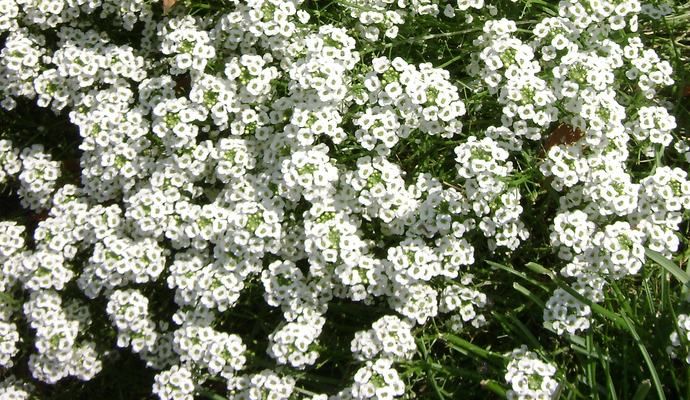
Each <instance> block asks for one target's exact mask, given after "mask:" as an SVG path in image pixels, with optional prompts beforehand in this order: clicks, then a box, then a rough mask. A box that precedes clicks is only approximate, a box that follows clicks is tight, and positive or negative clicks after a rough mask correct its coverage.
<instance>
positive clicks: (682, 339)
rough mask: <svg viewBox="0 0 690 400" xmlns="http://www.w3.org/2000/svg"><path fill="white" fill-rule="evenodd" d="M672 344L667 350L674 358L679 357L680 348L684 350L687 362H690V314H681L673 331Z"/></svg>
mask: <svg viewBox="0 0 690 400" xmlns="http://www.w3.org/2000/svg"><path fill="white" fill-rule="evenodd" d="M669 339H670V340H671V345H670V346H668V347H667V348H666V352H667V353H668V354H669V356H671V357H672V358H677V357H678V355H679V354H678V353H679V350H683V354H685V362H686V363H688V364H690V352H688V343H690V316H689V315H688V314H679V315H678V322H677V324H676V329H674V330H673V332H671V335H670V338H669Z"/></svg>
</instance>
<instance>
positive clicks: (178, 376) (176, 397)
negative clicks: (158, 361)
mask: <svg viewBox="0 0 690 400" xmlns="http://www.w3.org/2000/svg"><path fill="white" fill-rule="evenodd" d="M194 387H195V385H194V380H193V378H192V373H191V371H189V369H187V368H185V367H180V366H179V365H174V366H172V367H171V368H170V369H168V370H165V371H162V372H159V373H158V374H156V376H155V378H154V383H153V394H155V395H156V396H158V398H159V399H161V400H193V399H194Z"/></svg>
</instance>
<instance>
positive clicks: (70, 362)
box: [24, 290, 102, 383]
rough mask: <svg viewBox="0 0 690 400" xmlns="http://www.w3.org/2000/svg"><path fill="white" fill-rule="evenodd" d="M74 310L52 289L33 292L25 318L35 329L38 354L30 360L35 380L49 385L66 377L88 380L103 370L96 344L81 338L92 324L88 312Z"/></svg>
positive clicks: (82, 309) (83, 309) (81, 307)
mask: <svg viewBox="0 0 690 400" xmlns="http://www.w3.org/2000/svg"><path fill="white" fill-rule="evenodd" d="M74 308H75V307H71V308H69V307H68V306H65V305H63V302H62V299H61V298H60V295H59V293H58V292H55V291H51V290H41V291H37V292H33V293H32V294H31V299H30V300H29V301H27V302H26V303H24V315H26V318H27V320H28V321H29V324H30V325H31V327H32V328H33V329H35V330H36V339H35V346H36V351H37V353H34V354H31V356H30V358H29V369H30V370H31V374H32V375H33V377H34V378H36V379H38V380H40V381H43V382H46V383H55V382H57V381H59V380H60V379H62V378H64V377H67V376H75V377H77V378H78V379H81V380H84V381H88V380H90V379H91V378H93V377H94V376H95V375H96V374H97V373H98V372H100V371H101V368H102V364H101V361H100V360H99V359H98V358H97V357H98V353H97V352H96V348H95V344H94V343H93V342H90V341H86V340H81V339H80V338H79V336H80V332H85V331H86V330H87V328H88V325H89V319H90V316H89V312H88V309H87V308H86V307H85V306H83V305H82V306H79V305H77V306H76V309H74Z"/></svg>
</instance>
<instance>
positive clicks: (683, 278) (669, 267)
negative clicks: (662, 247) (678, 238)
mask: <svg viewBox="0 0 690 400" xmlns="http://www.w3.org/2000/svg"><path fill="white" fill-rule="evenodd" d="M645 255H646V256H647V257H648V258H649V259H651V260H652V261H654V262H655V263H657V264H659V265H660V266H661V267H662V268H663V269H665V270H666V271H668V272H669V273H670V274H671V275H673V276H674V277H675V278H676V279H677V280H678V281H680V283H682V284H683V285H685V286H690V283H689V282H690V276H688V274H687V272H685V271H683V270H682V269H680V267H678V266H677V265H676V264H675V263H674V262H673V261H671V260H669V259H668V258H666V257H664V256H663V255H662V254H661V253H659V252H658V251H654V250H650V249H645Z"/></svg>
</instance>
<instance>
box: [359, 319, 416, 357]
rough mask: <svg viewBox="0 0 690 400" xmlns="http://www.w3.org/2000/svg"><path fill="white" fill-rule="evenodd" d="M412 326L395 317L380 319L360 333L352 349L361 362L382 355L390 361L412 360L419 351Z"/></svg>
mask: <svg viewBox="0 0 690 400" xmlns="http://www.w3.org/2000/svg"><path fill="white" fill-rule="evenodd" d="M411 329H412V324H410V323H409V322H407V321H405V320H401V319H400V318H398V317H396V316H394V315H386V316H384V317H381V318H379V319H378V320H377V321H376V322H374V323H373V324H372V325H371V329H368V330H365V331H359V332H357V333H356V334H355V338H354V339H352V344H351V346H350V347H351V349H352V353H353V354H354V356H355V358H357V359H358V360H360V361H365V360H372V359H374V358H375V357H376V356H378V355H380V356H381V357H382V358H389V359H393V360H395V359H411V358H412V356H413V355H414V353H415V352H416V350H417V345H416V344H415V341H414V337H413V336H412V331H411Z"/></svg>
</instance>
